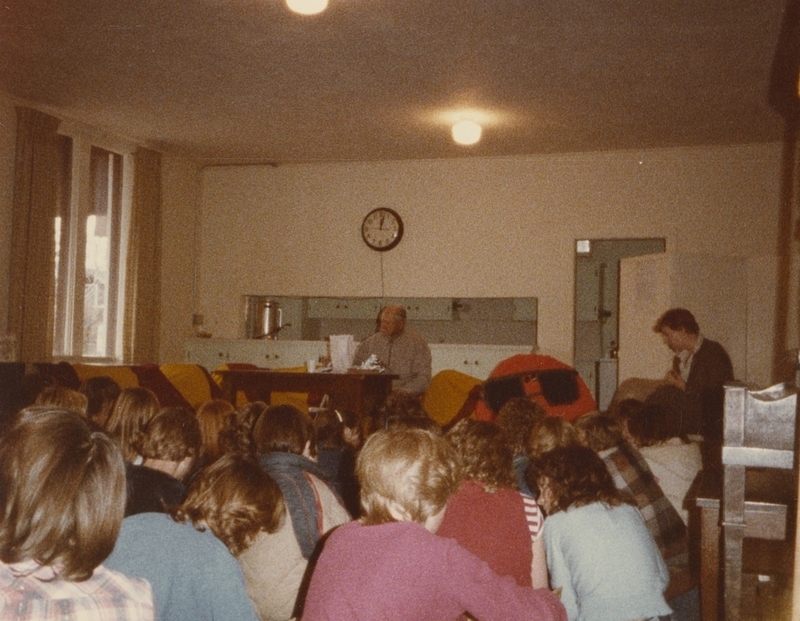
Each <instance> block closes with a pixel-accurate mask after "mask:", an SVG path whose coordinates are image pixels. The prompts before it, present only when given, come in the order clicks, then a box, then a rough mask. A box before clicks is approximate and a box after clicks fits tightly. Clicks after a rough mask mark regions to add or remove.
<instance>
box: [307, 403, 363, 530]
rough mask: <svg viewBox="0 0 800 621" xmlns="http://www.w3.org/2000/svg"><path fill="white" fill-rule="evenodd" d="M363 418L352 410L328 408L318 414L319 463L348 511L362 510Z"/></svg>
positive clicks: (357, 511)
mask: <svg viewBox="0 0 800 621" xmlns="http://www.w3.org/2000/svg"><path fill="white" fill-rule="evenodd" d="M361 430H362V426H361V420H360V418H359V416H358V415H357V414H356V413H355V412H353V411H351V410H338V409H333V410H331V409H325V410H320V411H319V412H317V413H316V414H315V415H314V431H315V433H316V435H317V463H318V464H319V467H320V468H321V469H322V471H323V472H324V473H325V477H326V481H327V482H328V483H330V486H331V488H332V489H333V491H334V492H336V494H337V495H338V496H339V498H341V500H342V503H343V504H344V506H345V508H346V509H347V512H348V513H349V514H350V515H351V516H354V517H357V516H358V513H359V510H360V509H359V507H360V505H359V498H358V490H359V488H358V481H357V479H356V473H355V468H356V454H357V453H358V450H359V449H360V448H361V444H362V439H361Z"/></svg>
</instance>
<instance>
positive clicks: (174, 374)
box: [159, 363, 211, 409]
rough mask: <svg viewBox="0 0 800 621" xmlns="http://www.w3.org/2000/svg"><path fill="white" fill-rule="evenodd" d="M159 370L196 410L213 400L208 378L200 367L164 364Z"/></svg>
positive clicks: (183, 364)
mask: <svg viewBox="0 0 800 621" xmlns="http://www.w3.org/2000/svg"><path fill="white" fill-rule="evenodd" d="M159 369H160V370H161V372H162V373H163V374H164V376H165V377H166V378H167V379H168V380H169V381H170V383H171V384H172V385H173V386H175V388H177V389H178V392H179V393H181V396H183V398H184V399H186V400H187V401H188V402H189V405H191V406H192V407H193V408H194V409H197V408H198V407H199V406H201V405H202V404H204V403H205V402H206V401H210V400H211V387H210V386H209V385H208V378H207V376H206V374H205V373H203V369H201V368H200V367H199V366H198V365H196V364H188V363H178V364H162V365H160V366H159Z"/></svg>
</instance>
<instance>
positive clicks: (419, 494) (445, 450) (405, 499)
mask: <svg viewBox="0 0 800 621" xmlns="http://www.w3.org/2000/svg"><path fill="white" fill-rule="evenodd" d="M356 475H357V477H358V480H359V483H360V484H361V507H362V509H363V512H362V518H361V521H362V522H363V523H364V524H383V523H385V522H393V521H395V518H394V517H393V516H392V513H391V511H390V507H391V506H392V505H393V504H394V505H395V506H397V507H399V508H400V509H401V510H402V511H403V512H405V513H406V514H407V515H408V516H409V517H410V518H411V520H413V521H414V522H417V523H420V524H423V523H424V522H425V521H426V520H427V519H428V518H429V517H432V516H434V515H436V514H438V513H439V512H440V511H441V510H442V509H444V507H445V506H446V505H447V501H448V500H449V499H450V497H451V496H452V495H453V494H455V492H456V491H457V490H458V486H459V484H460V482H461V463H460V460H459V457H458V454H457V453H456V451H455V449H453V447H452V446H450V444H449V443H448V442H447V441H446V440H445V439H444V438H442V437H441V436H439V435H436V434H434V433H432V432H430V431H425V430H423V429H397V430H390V431H378V432H376V433H374V434H372V435H371V436H370V437H369V439H368V440H367V441H366V443H365V444H364V447H363V448H362V449H361V452H360V453H359V456H358V460H357V461H356Z"/></svg>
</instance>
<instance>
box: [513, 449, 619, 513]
mask: <svg viewBox="0 0 800 621" xmlns="http://www.w3.org/2000/svg"><path fill="white" fill-rule="evenodd" d="M529 474H530V475H533V474H534V473H533V471H532V470H529ZM535 476H536V481H535V483H538V485H539V488H540V489H541V490H542V494H545V492H547V493H548V494H549V499H550V500H549V506H548V507H547V511H548V513H549V514H551V515H552V514H553V513H558V512H559V511H566V510H567V509H569V508H570V507H581V506H584V505H588V504H591V503H593V502H603V503H605V504H607V505H609V506H612V507H615V506H618V505H621V504H627V503H628V502H629V501H628V500H627V498H626V497H625V496H623V495H622V493H621V492H620V491H619V490H618V489H617V488H616V486H615V485H614V479H612V478H611V473H609V471H608V468H607V467H606V464H605V462H604V461H603V460H602V459H600V457H599V456H598V455H597V453H595V452H594V451H593V450H592V449H590V448H587V447H585V446H579V445H573V446H562V447H559V448H556V449H553V450H552V451H550V452H548V453H545V454H544V455H542V456H541V457H540V458H539V460H538V462H537V467H536V471H535Z"/></svg>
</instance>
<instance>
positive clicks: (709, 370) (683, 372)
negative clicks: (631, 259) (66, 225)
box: [653, 308, 733, 445]
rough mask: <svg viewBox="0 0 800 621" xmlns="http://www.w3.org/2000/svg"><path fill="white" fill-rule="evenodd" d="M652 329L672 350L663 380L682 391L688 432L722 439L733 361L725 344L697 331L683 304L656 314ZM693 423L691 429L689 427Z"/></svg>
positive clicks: (711, 441)
mask: <svg viewBox="0 0 800 621" xmlns="http://www.w3.org/2000/svg"><path fill="white" fill-rule="evenodd" d="M653 331H654V332H656V333H658V334H660V335H661V337H662V338H663V339H664V344H666V345H667V347H669V348H670V349H671V350H672V351H673V352H674V353H675V357H674V358H673V361H672V369H670V371H669V372H667V375H666V377H665V378H664V379H665V380H666V382H667V383H668V384H669V385H671V386H674V387H676V388H678V389H680V390H681V392H682V393H683V394H684V395H685V405H684V408H685V416H686V417H687V419H688V421H690V422H689V423H688V427H689V431H690V432H695V433H698V432H699V433H700V434H701V435H702V436H703V438H704V440H705V441H706V442H707V443H708V444H711V445H721V443H722V415H723V401H724V394H725V391H724V388H723V386H724V384H725V383H726V382H730V381H732V380H733V365H732V364H731V359H730V357H729V356H728V352H726V351H725V348H724V347H723V346H722V345H720V344H719V343H717V342H716V341H712V340H710V339H707V338H704V337H703V335H702V334H700V326H699V325H698V324H697V320H696V319H695V318H694V315H692V313H691V312H689V311H688V310H686V309H685V308H671V309H670V310H668V311H667V312H665V313H664V314H663V315H661V317H659V318H658V321H656V323H655V325H654V326H653ZM695 426H696V427H697V428H696V429H691V427H695Z"/></svg>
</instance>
